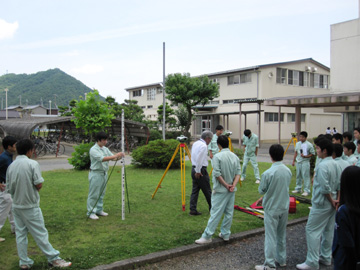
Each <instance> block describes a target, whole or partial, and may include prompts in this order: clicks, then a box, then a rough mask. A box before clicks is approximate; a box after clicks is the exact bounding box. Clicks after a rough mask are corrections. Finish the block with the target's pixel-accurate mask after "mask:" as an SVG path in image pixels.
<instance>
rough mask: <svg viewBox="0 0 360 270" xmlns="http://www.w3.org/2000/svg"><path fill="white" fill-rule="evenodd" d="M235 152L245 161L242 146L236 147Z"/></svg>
mask: <svg viewBox="0 0 360 270" xmlns="http://www.w3.org/2000/svg"><path fill="white" fill-rule="evenodd" d="M234 154H235V155H237V156H238V158H239V159H240V161H241V162H242V161H243V158H244V149H242V148H234Z"/></svg>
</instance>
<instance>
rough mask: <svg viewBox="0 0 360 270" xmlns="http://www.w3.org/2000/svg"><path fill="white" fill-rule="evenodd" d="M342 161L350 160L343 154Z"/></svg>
mask: <svg viewBox="0 0 360 270" xmlns="http://www.w3.org/2000/svg"><path fill="white" fill-rule="evenodd" d="M341 159H343V160H348V156H347V155H345V153H344V152H343V153H342V156H341Z"/></svg>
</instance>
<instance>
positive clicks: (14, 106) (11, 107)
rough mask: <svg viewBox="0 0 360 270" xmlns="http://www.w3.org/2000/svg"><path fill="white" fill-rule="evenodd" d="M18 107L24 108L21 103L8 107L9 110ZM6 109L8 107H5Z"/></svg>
mask: <svg viewBox="0 0 360 270" xmlns="http://www.w3.org/2000/svg"><path fill="white" fill-rule="evenodd" d="M17 108H21V109H22V108H23V106H20V105H13V106H8V107H7V109H8V110H15V109H17ZM5 109H6V108H5Z"/></svg>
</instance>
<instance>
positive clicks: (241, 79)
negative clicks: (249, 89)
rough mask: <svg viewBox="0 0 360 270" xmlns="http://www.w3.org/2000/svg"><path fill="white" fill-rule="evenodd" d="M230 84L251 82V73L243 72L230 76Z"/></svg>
mask: <svg viewBox="0 0 360 270" xmlns="http://www.w3.org/2000/svg"><path fill="white" fill-rule="evenodd" d="M227 78H228V84H229V85H231V84H241V83H249V82H251V73H243V74H240V75H232V76H228V77H227Z"/></svg>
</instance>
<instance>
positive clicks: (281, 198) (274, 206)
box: [259, 161, 292, 268]
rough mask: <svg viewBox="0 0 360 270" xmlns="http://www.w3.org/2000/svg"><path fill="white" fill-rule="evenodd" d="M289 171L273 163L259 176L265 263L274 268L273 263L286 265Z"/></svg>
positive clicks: (277, 163) (281, 164)
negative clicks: (262, 208) (262, 209)
mask: <svg viewBox="0 0 360 270" xmlns="http://www.w3.org/2000/svg"><path fill="white" fill-rule="evenodd" d="M291 176H292V174H291V171H290V169H289V168H288V167H286V166H285V165H284V164H283V163H282V162H281V161H279V162H274V163H273V164H272V166H271V167H270V169H268V170H266V171H265V172H264V173H263V174H262V175H261V182H260V186H259V193H260V194H264V197H263V203H262V205H263V207H264V211H265V216H264V224H265V244H264V253H265V262H264V265H267V266H269V267H273V268H275V261H277V262H278V263H280V264H286V224H287V219H288V213H289V185H290V181H291Z"/></svg>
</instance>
